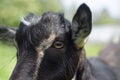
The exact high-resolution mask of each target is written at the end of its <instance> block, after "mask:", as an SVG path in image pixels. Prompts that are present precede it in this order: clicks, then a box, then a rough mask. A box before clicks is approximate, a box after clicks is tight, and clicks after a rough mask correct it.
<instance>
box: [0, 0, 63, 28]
mask: <svg viewBox="0 0 120 80" xmlns="http://www.w3.org/2000/svg"><path fill="white" fill-rule="evenodd" d="M61 6H62V4H61V2H60V1H59V0H29V1H28V0H0V25H3V26H17V25H18V24H19V22H20V19H21V17H24V16H26V15H27V14H28V13H29V12H32V13H35V14H38V15H41V14H42V13H43V12H46V11H55V12H58V11H62V7H61Z"/></svg>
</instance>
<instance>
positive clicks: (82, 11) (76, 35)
mask: <svg viewBox="0 0 120 80" xmlns="http://www.w3.org/2000/svg"><path fill="white" fill-rule="evenodd" d="M91 28H92V14H91V11H90V9H89V7H88V6H87V5H86V4H82V5H81V6H80V7H79V8H78V10H77V12H76V14H75V16H74V17H73V21H72V38H73V40H74V42H75V44H76V46H77V48H82V47H83V46H84V45H85V43H86V41H87V37H88V35H89V34H90V32H91Z"/></svg>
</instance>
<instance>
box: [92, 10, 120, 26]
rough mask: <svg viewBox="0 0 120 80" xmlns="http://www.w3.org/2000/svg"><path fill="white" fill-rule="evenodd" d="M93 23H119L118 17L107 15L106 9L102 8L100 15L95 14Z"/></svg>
mask: <svg viewBox="0 0 120 80" xmlns="http://www.w3.org/2000/svg"><path fill="white" fill-rule="evenodd" d="M93 24H94V25H100V24H102V25H104V24H120V18H117V19H116V18H113V17H111V16H110V15H109V12H108V10H107V9H103V10H102V12H101V13H100V15H97V16H96V19H95V20H94V21H93Z"/></svg>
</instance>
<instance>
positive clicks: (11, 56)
mask: <svg viewBox="0 0 120 80" xmlns="http://www.w3.org/2000/svg"><path fill="white" fill-rule="evenodd" d="M15 53H16V49H15V48H14V47H13V46H10V45H9V46H8V45H7V44H4V43H2V42H0V80H9V77H10V74H11V73H12V71H13V68H14V66H15V63H16V54H15Z"/></svg>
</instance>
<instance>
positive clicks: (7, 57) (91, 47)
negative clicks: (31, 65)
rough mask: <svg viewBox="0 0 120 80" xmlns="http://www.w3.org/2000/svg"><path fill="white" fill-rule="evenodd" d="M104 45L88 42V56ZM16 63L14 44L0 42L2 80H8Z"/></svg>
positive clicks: (93, 54)
mask: <svg viewBox="0 0 120 80" xmlns="http://www.w3.org/2000/svg"><path fill="white" fill-rule="evenodd" d="M102 47H103V46H102V45H101V44H89V43H88V44H86V46H85V49H86V53H87V57H92V56H97V55H98V54H97V53H98V52H99V51H100V50H101V48H102ZM15 63H16V49H15V47H13V46H12V45H8V44H5V43H2V42H0V80H8V79H9V77H10V75H11V73H12V71H13V68H14V66H15Z"/></svg>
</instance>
